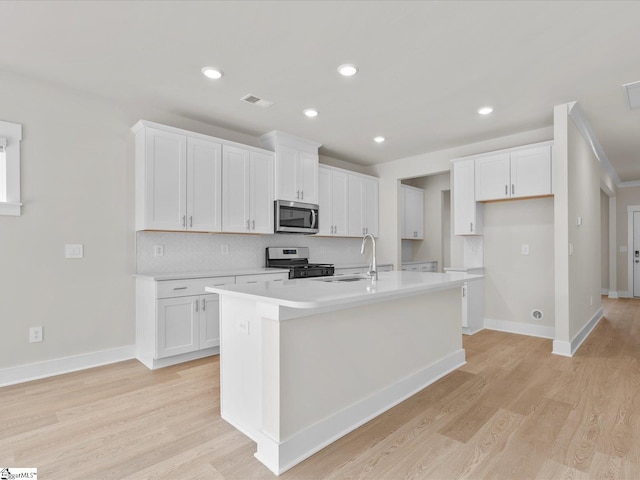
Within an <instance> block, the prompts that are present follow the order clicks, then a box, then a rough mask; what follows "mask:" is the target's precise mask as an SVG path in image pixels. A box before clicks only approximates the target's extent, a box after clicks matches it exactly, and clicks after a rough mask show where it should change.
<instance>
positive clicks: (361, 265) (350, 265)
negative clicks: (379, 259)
mask: <svg viewBox="0 0 640 480" xmlns="http://www.w3.org/2000/svg"><path fill="white" fill-rule="evenodd" d="M378 266H379V267H393V263H379V264H378ZM333 268H335V269H336V270H337V269H339V268H369V264H368V263H347V264H344V263H343V264H340V265H337V264H336V265H334V266H333Z"/></svg>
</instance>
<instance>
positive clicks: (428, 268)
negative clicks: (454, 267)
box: [420, 262, 438, 272]
mask: <svg viewBox="0 0 640 480" xmlns="http://www.w3.org/2000/svg"><path fill="white" fill-rule="evenodd" d="M420 271H421V272H437V271H438V262H428V263H423V264H422V265H420Z"/></svg>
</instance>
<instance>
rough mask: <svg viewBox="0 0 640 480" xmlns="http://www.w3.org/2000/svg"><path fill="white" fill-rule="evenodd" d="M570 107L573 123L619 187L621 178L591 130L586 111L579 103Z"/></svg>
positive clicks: (570, 104) (572, 103)
mask: <svg viewBox="0 0 640 480" xmlns="http://www.w3.org/2000/svg"><path fill="white" fill-rule="evenodd" d="M568 105H569V116H570V117H571V119H572V120H573V123H574V124H575V126H576V128H577V129H578V131H579V132H580V134H581V135H582V136H583V137H584V139H585V141H586V142H587V143H588V144H589V146H590V147H591V149H592V150H593V154H594V155H595V156H596V158H597V159H598V161H599V162H600V165H601V166H602V168H603V169H604V171H605V172H607V174H608V175H609V176H610V177H611V179H612V180H613V182H614V183H615V184H616V186H619V185H620V184H621V183H622V181H621V180H620V177H619V176H618V174H617V172H616V171H615V169H614V168H613V165H611V162H610V161H609V158H608V157H607V154H606V153H605V152H604V149H603V148H602V145H600V142H599V141H598V138H597V137H596V134H595V133H594V131H593V129H592V128H591V124H590V123H589V120H588V119H587V116H586V115H585V113H584V111H583V110H582V108H580V105H579V104H578V102H571V103H569V104H568Z"/></svg>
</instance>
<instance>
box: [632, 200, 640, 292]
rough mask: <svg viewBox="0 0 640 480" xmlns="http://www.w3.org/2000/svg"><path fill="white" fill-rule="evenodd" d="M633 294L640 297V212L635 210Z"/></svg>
mask: <svg viewBox="0 0 640 480" xmlns="http://www.w3.org/2000/svg"><path fill="white" fill-rule="evenodd" d="M633 296H634V297H640V212H633Z"/></svg>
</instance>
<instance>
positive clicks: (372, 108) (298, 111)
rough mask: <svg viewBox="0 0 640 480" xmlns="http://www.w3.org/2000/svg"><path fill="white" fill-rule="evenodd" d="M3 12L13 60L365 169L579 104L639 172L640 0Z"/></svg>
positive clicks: (625, 172)
mask: <svg viewBox="0 0 640 480" xmlns="http://www.w3.org/2000/svg"><path fill="white" fill-rule="evenodd" d="M0 19H2V27H1V28H0V45H2V49H1V51H0V69H2V70H6V71H12V72H15V73H18V74H22V75H27V76H31V77H37V78H42V79H46V80H48V81H51V82H55V83H59V84H64V85H68V86H71V87H74V88H77V89H81V90H84V91H89V92H96V93H99V94H100V95H103V96H106V97H109V98H113V99H118V100H121V101H126V102H138V103H142V104H152V105H154V106H155V107H158V108H161V109H165V110H167V111H170V112H173V113H176V114H179V115H182V116H185V117H188V118H192V119H195V120H200V121H204V122H206V123H211V124H215V125H219V126H222V127H226V128H230V129H233V130H238V131H240V132H244V133H248V134H251V135H256V136H257V135H261V134H263V133H265V132H267V131H270V130H273V129H277V130H282V131H285V132H289V133H292V134H296V135H299V136H303V137H306V138H310V139H312V140H315V141H318V142H321V143H323V145H324V146H323V147H322V149H321V153H322V154H324V155H327V156H332V157H335V158H339V159H342V160H347V161H352V162H355V163H359V164H363V165H370V164H375V163H379V162H384V161H388V160H394V159H398V158H403V157H407V156H411V155H416V154H420V153H425V152H430V151H436V150H440V149H443V148H448V147H452V146H456V145H461V144H467V143H472V142H476V141H481V140H485V139H489V138H494V137H499V136H503V135H509V134H513V133H519V132H523V131H526V130H531V129H536V128H541V127H545V126H549V125H551V124H552V121H553V106H554V105H557V104H561V103H567V102H570V101H574V100H577V101H578V102H579V103H580V105H581V106H582V109H583V110H584V112H585V113H586V115H587V117H588V118H589V120H590V121H591V124H592V127H593V130H594V131H595V133H596V135H597V137H598V139H599V140H600V143H601V144H602V147H603V148H604V151H605V152H606V154H607V156H608V158H609V160H610V161H611V163H612V164H613V166H614V168H615V169H616V171H617V173H618V175H619V176H620V178H621V180H623V181H632V180H640V161H639V160H640V158H639V156H640V130H639V127H640V109H637V110H630V109H629V108H628V107H627V105H626V104H625V96H624V94H623V90H622V87H621V85H622V84H624V83H629V82H634V81H637V80H640V48H638V45H639V44H640V28H639V25H640V23H639V19H640V2H613V1H607V2H596V1H584V2H581V1H569V2H560V1H556V2H506V1H498V2H482V1H472V2H417V1H410V2H399V1H394V2H367V1H341V2H331V1H298V2H270V1H259V2H248V1H236V2H186V1H180V2H169V1H161V2H153V1H142V2H132V1H129V2H121V1H114V2H107V1H103V2H87V1H85V2H80V1H78V2H55V1H45V2H24V1H18V2H13V1H3V2H0ZM348 62H351V63H355V64H357V65H358V67H359V68H360V72H359V74H358V75H357V76H356V77H354V78H343V77H341V76H339V75H338V74H337V72H336V67H337V66H338V65H340V64H342V63H348ZM206 65H215V66H218V67H220V68H221V69H222V70H223V71H224V72H225V76H224V77H223V78H222V79H221V80H219V81H217V82H213V81H211V80H208V79H206V78H205V77H203V76H202V75H201V73H200V70H201V68H202V67H204V66H206ZM248 93H251V94H254V95H257V96H260V97H262V98H265V99H267V100H271V101H273V102H275V104H274V105H273V106H272V107H270V108H268V109H265V110H263V109H260V108H258V107H255V106H253V105H249V104H246V103H243V102H241V101H240V100H239V99H240V98H241V97H242V96H244V95H245V94H248ZM487 104H488V105H492V106H494V107H495V112H494V113H493V114H492V115H490V116H489V117H480V116H479V115H478V114H477V113H476V109H477V108H478V107H480V106H483V105H487ZM307 107H315V108H317V109H318V110H319V111H320V115H319V116H318V117H317V118H315V119H308V118H306V117H304V116H303V115H302V110H303V109H304V108H307ZM374 135H384V136H385V137H387V142H385V143H384V144H375V143H374V142H373V141H372V137H373V136H374Z"/></svg>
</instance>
